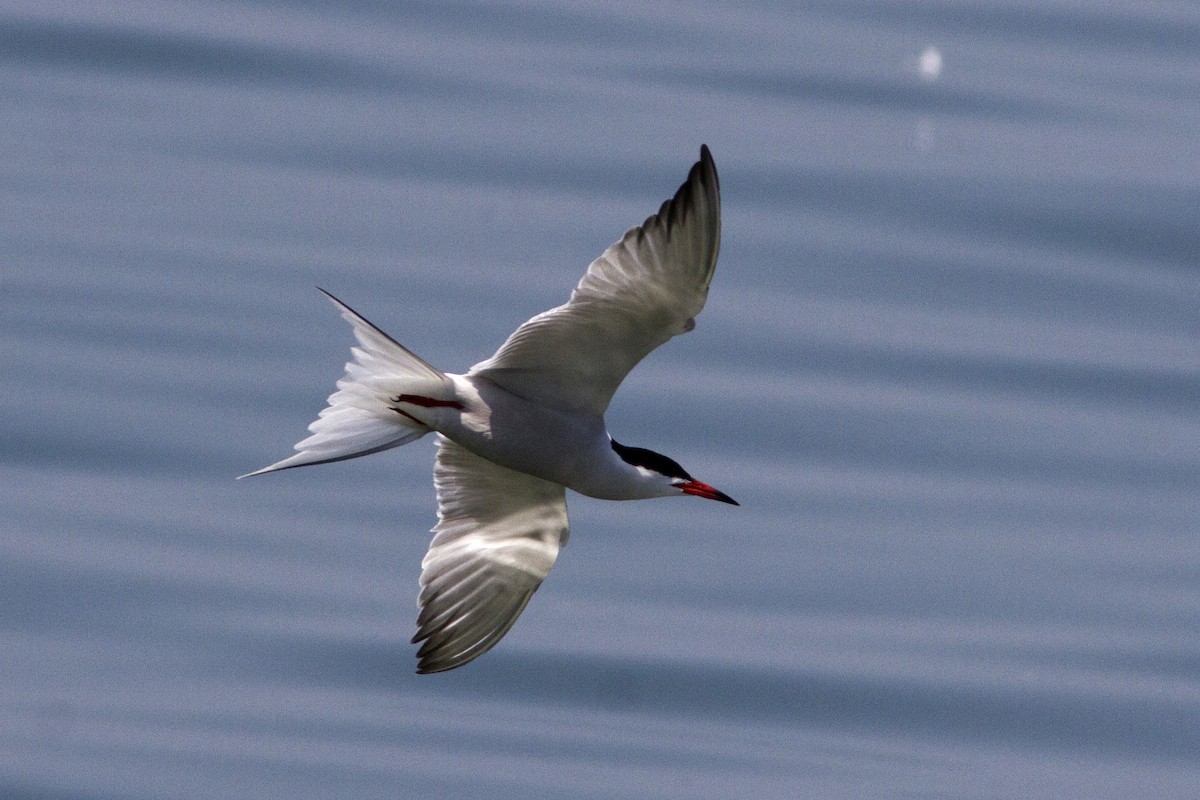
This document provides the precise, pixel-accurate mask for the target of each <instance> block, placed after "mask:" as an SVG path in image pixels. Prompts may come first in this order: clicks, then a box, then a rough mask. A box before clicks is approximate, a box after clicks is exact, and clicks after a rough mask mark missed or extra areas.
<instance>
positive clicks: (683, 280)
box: [471, 146, 721, 414]
mask: <svg viewBox="0 0 1200 800" xmlns="http://www.w3.org/2000/svg"><path fill="white" fill-rule="evenodd" d="M720 240H721V200H720V186H719V184H718V181H717V170H716V166H715V165H714V163H713V160H712V154H711V153H709V151H708V148H707V147H704V146H702V147H701V148H700V160H699V161H697V162H696V164H695V165H694V166H693V167H692V169H691V171H690V172H689V173H688V178H687V180H686V181H685V182H684V184H683V185H682V186H681V187H680V188H679V191H678V192H676V193H675V196H674V197H673V198H671V199H670V200H668V201H667V202H665V203H663V205H662V207H661V208H660V209H659V211H658V213H657V214H655V215H654V216H652V217H650V218H648V219H647V220H646V221H645V222H644V223H642V225H641V226H639V227H637V228H633V229H631V230H629V231H628V232H627V233H626V234H625V235H624V236H623V237H621V239H620V240H619V241H617V242H615V243H614V244H612V245H611V246H610V247H609V248H608V249H607V250H605V251H604V254H603V255H601V256H600V257H599V258H598V259H596V260H595V261H593V262H592V264H591V266H589V267H588V270H587V273H586V274H585V275H584V276H583V279H582V280H580V282H579V285H578V286H576V287H575V291H574V292H572V293H571V298H570V300H568V301H567V303H566V304H564V305H561V306H558V307H557V308H552V309H550V310H549V311H545V312H543V313H541V314H538V315H537V316H535V317H533V318H532V319H530V320H529V321H528V322H526V323H525V324H523V325H521V327H519V328H517V330H516V331H515V332H514V333H513V334H512V335H511V336H509V338H508V340H507V341H506V342H505V343H504V344H503V345H502V346H501V347H500V349H499V350H498V351H496V354H495V355H493V356H492V357H491V358H489V359H488V360H486V361H483V362H480V363H479V364H476V365H475V366H474V367H473V368H472V369H471V374H472V375H484V376H486V377H487V378H489V379H490V380H492V381H494V382H496V383H498V384H500V385H501V386H503V387H504V388H506V389H508V390H509V391H511V392H513V393H515V394H519V395H521V396H523V397H526V398H528V399H531V400H537V401H539V402H542V403H545V404H547V405H552V406H556V407H559V408H564V409H568V410H572V411H586V412H591V413H597V414H603V413H604V410H605V409H606V408H607V407H608V403H609V401H610V400H611V399H612V396H613V393H614V392H616V390H617V387H618V386H620V384H621V381H622V380H624V379H625V376H626V375H627V374H629V371H630V370H631V369H633V367H634V366H635V365H637V363H638V362H639V361H641V360H642V359H643V358H645V357H646V355H647V354H648V353H650V351H651V350H653V349H654V348H656V347H658V346H659V345H661V344H662V343H663V342H666V341H667V340H668V339H670V338H671V337H673V336H678V335H679V334H682V333H687V332H688V331H690V330H691V329H692V328H693V327H695V321H694V320H695V317H696V315H697V314H699V313H700V311H701V309H703V308H704V302H705V300H706V299H707V297H708V287H709V284H710V283H711V282H712V276H713V271H714V270H715V269H716V265H717V252H718V250H719V248H720Z"/></svg>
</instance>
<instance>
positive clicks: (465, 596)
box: [413, 436, 568, 672]
mask: <svg viewBox="0 0 1200 800" xmlns="http://www.w3.org/2000/svg"><path fill="white" fill-rule="evenodd" d="M433 482H434V486H435V487H436V488H437V497H438V524H437V526H436V527H434V529H433V531H434V533H435V534H436V535H435V536H434V537H433V542H432V543H431V544H430V546H429V552H428V553H427V554H426V556H425V560H424V561H423V562H422V564H421V567H422V571H421V595H420V605H421V612H420V615H419V616H418V618H417V626H418V629H417V634H416V636H414V637H413V642H414V643H415V642H421V641H423V642H424V644H422V645H421V649H420V650H419V651H418V653H417V657H418V658H419V659H420V661H419V664H418V666H417V671H418V672H441V671H443V670H448V669H454V668H455V667H459V666H462V665H463V664H466V663H467V662H468V661H471V660H472V659H474V658H477V657H479V656H480V655H482V654H483V653H486V652H487V651H488V650H489V649H491V647H492V646H493V645H494V644H496V642H498V641H500V638H501V637H502V636H504V634H506V633H508V629H509V628H511V627H512V625H513V623H514V622H516V621H517V617H518V616H519V615H520V613H521V612H522V611H523V610H524V609H525V604H526V603H528V602H529V598H530V597H531V596H533V593H534V591H536V590H537V588H538V586H539V585H540V584H541V582H542V579H544V578H545V577H546V575H547V574H548V573H549V572H550V568H551V567H552V566H554V560H555V558H556V557H557V556H558V548H559V546H560V545H562V544H564V543H565V542H566V540H567V532H568V527H567V502H566V497H565V490H564V489H563V487H562V486H560V485H559V484H557V483H551V482H549V481H544V480H542V479H541V478H535V477H533V476H532V475H526V474H524V473H521V472H515V471H513V470H510V469H507V468H505V467H501V466H498V465H496V464H493V463H492V462H490V461H488V460H486V459H484V458H481V457H480V456H477V455H475V454H474V453H472V452H471V451H469V450H467V449H466V448H464V447H462V446H460V445H458V444H455V443H454V442H452V441H450V440H449V439H447V438H445V437H444V436H439V437H438V455H437V464H436V466H435V467H434V471H433Z"/></svg>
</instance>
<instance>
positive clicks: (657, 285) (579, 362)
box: [242, 145, 738, 673]
mask: <svg viewBox="0 0 1200 800" xmlns="http://www.w3.org/2000/svg"><path fill="white" fill-rule="evenodd" d="M720 238H721V205H720V191H719V186H718V183H717V170H716V166H715V165H714V164H713V159H712V154H711V153H709V151H708V147H706V146H703V145H702V146H701V148H700V159H699V161H697V162H696V164H695V165H694V166H693V167H692V168H691V171H690V172H689V173H688V177H687V180H686V181H685V182H684V184H683V185H682V186H681V187H680V188H679V191H678V192H676V193H675V196H674V197H673V198H671V199H670V200H668V201H666V202H665V203H663V205H662V207H661V208H660V209H659V211H658V213H657V214H654V215H653V216H651V217H649V218H648V219H647V220H646V221H645V222H643V223H642V224H641V225H640V226H638V227H636V228H632V229H631V230H629V231H628V232H627V233H626V234H625V235H624V236H622V237H621V239H620V240H619V241H617V242H616V243H614V244H613V245H611V246H610V247H609V248H608V249H607V250H605V251H604V254H603V255H601V256H600V257H599V258H598V259H596V260H595V261H593V262H592V264H591V265H590V266H589V267H588V269H587V273H586V274H585V275H584V276H583V279H582V280H580V282H579V284H578V285H577V286H576V287H575V290H574V291H573V292H572V293H571V296H570V299H569V300H568V301H567V302H566V303H565V304H563V305H561V306H558V307H557V308H552V309H550V310H549V311H545V312H543V313H541V314H538V315H537V316H535V317H533V318H532V319H530V320H529V321H528V322H525V323H524V324H523V325H521V326H520V327H519V328H517V330H516V331H515V332H514V333H513V334H512V335H511V336H509V337H508V340H507V341H506V342H504V344H503V345H502V346H501V347H500V349H499V350H497V351H496V354H495V355H493V356H492V357H491V358H489V359H487V360H486V361H481V362H479V363H478V364H476V365H475V366H473V367H471V369H470V370H469V371H468V372H467V373H466V374H465V375H457V374H453V373H446V372H442V371H441V370H439V369H437V368H436V367H433V366H431V365H430V364H428V363H426V362H425V361H423V360H422V359H421V358H419V357H417V356H416V355H414V354H413V353H411V352H410V351H408V350H407V349H405V348H404V347H403V346H402V345H400V344H399V343H398V342H396V341H395V340H394V339H392V338H391V337H390V336H388V335H387V334H386V333H384V332H383V331H381V330H380V329H379V328H377V327H375V326H374V325H372V324H371V323H370V322H368V321H367V320H366V319H364V318H363V317H362V316H360V315H359V314H358V313H356V312H355V311H354V310H353V309H351V308H350V307H349V306H347V305H346V304H344V303H342V302H341V301H340V300H338V299H337V298H336V297H334V296H333V295H331V294H329V293H328V292H325V291H324V290H323V289H322V290H321V291H322V292H323V293H324V294H325V295H326V296H327V297H328V298H329V299H330V300H332V301H333V303H334V304H335V305H336V306H337V307H338V309H340V311H341V314H342V317H343V318H345V319H346V321H347V322H349V323H350V325H351V326H352V327H353V329H354V336H355V339H356V340H357V342H358V346H357V347H354V348H352V350H351V353H352V355H353V360H352V361H350V362H349V363H348V364H346V374H345V375H344V376H343V377H342V378H341V380H339V381H338V382H337V391H336V392H334V393H333V394H332V395H330V397H329V399H328V401H327V402H328V406H327V407H326V408H325V409H324V410H322V411H321V413H320V415H319V416H318V417H317V419H316V421H315V422H313V423H312V424H311V425H309V427H308V430H309V432H310V433H311V435H310V436H309V437H308V438H306V439H304V440H303V441H301V442H300V443H299V444H297V445H296V447H295V449H296V450H297V451H298V452H297V453H296V454H295V455H293V456H291V457H290V458H285V459H284V460H282V461H279V462H278V463H275V464H272V465H270V466H268V467H264V468H263V469H260V470H257V471H256V472H251V473H248V474H247V475H243V476H242V477H249V476H250V475H261V474H262V473H265V472H273V471H276V470H281V469H290V468H292V467H303V466H308V465H311V464H326V463H329V462H332V461H342V460H345V459H348V458H357V457H359V456H365V455H369V454H371V453H378V452H380V451H382V450H388V449H390V448H393V447H399V446H401V445H403V444H408V443H409V442H412V441H415V440H417V439H419V438H421V437H422V436H424V435H425V434H427V433H431V432H432V433H436V434H437V440H438V449H437V459H436V462H435V465H434V471H433V483H434V487H435V489H436V492H437V502H438V522H437V525H436V526H434V528H433V533H434V536H433V540H432V542H431V543H430V546H429V551H428V553H427V554H426V556H425V558H424V560H423V561H422V562H421V578H420V595H419V605H420V612H419V614H418V617H417V633H416V635H415V636H413V639H412V641H413V643H414V644H417V643H420V644H421V647H420V649H419V651H418V653H417V659H418V665H417V672H419V673H430V672H442V671H445V670H449V669H454V668H455V667H460V666H462V665H463V664H466V663H467V662H469V661H472V660H473V659H475V658H478V657H479V656H480V655H482V654H483V653H485V652H487V651H488V650H489V649H491V648H492V646H493V645H495V644H496V643H497V642H498V641H499V640H500V638H501V637H503V636H504V634H506V633H507V632H508V630H509V629H510V628H511V627H512V626H513V623H514V622H516V620H517V617H518V616H519V615H520V614H521V612H522V611H523V610H524V609H525V605H526V604H527V603H528V602H529V599H530V597H532V596H533V593H534V591H536V590H537V588H538V586H539V585H540V584H541V583H542V580H543V579H544V578H545V577H546V575H547V574H548V573H549V572H550V568H551V567H552V566H553V565H554V561H555V559H556V558H557V557H558V551H559V548H561V547H562V546H563V545H564V544H566V541H567V534H568V530H569V528H568V524H567V504H566V489H572V490H574V491H576V492H579V493H580V494H584V495H587V496H589V497H598V498H602V499H606V500H636V499H643V498H652V497H671V496H680V495H693V496H696V497H703V498H707V499H709V500H719V501H721V502H723V503H730V504H732V505H738V503H737V502H736V501H734V500H733V499H732V498H730V497H729V496H728V495H726V494H724V493H722V492H719V491H717V490H716V489H714V488H713V487H711V486H709V485H708V484H706V483H702V482H701V481H698V480H696V479H695V478H693V477H692V476H691V475H689V474H688V472H687V470H685V469H684V468H683V467H681V466H680V465H679V464H678V463H677V462H675V461H673V460H672V459H670V458H668V457H666V456H664V455H661V454H659V453H655V452H653V451H651V450H647V449H644V448H640V447H627V446H625V445H623V444H620V443H618V442H617V441H616V440H615V439H613V438H612V436H610V435H609V433H608V430H607V427H606V425H605V422H604V412H605V410H606V409H607V408H608V404H609V401H610V400H611V399H612V396H613V393H614V392H616V390H617V387H618V386H619V385H620V383H621V381H622V380H623V379H624V378H625V376H626V375H627V374H628V373H629V371H630V370H631V369H633V367H634V366H635V365H636V364H637V363H638V362H639V361H641V360H642V359H643V358H644V357H645V356H646V355H647V354H648V353H650V351H652V350H654V349H655V348H656V347H658V346H659V345H660V344H662V343H664V342H666V341H667V340H668V339H670V338H672V337H673V336H678V335H680V334H683V333H687V332H688V331H690V330H692V328H693V327H695V317H696V315H697V314H699V313H700V310H701V309H702V308H703V307H704V302H705V299H706V298H707V296H708V287H709V283H710V282H711V281H712V277H713V271H714V269H715V268H716V264H717V251H718V249H719V245H720Z"/></svg>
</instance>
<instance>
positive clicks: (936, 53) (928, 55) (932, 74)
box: [917, 45, 942, 83]
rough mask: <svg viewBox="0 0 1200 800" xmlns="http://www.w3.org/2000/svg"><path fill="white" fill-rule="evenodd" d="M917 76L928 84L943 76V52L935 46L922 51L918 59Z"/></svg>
mask: <svg viewBox="0 0 1200 800" xmlns="http://www.w3.org/2000/svg"><path fill="white" fill-rule="evenodd" d="M917 74H918V75H920V76H921V80H923V81H926V82H928V83H933V82H934V81H936V80H937V79H938V78H939V77H940V76H941V74H942V52H941V51H940V50H938V49H937V48H936V47H934V46H933V45H930V46H929V47H926V48H925V49H924V50H923V51H921V55H920V56H918V57H917Z"/></svg>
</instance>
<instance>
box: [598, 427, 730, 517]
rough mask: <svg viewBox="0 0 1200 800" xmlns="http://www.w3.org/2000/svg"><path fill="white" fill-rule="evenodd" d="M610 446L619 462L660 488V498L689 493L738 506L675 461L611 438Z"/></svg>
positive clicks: (727, 496)
mask: <svg viewBox="0 0 1200 800" xmlns="http://www.w3.org/2000/svg"><path fill="white" fill-rule="evenodd" d="M612 449H613V451H614V452H616V454H617V455H618V456H620V457H621V460H622V461H624V462H625V463H626V464H629V465H630V466H633V467H636V468H637V470H638V472H640V473H642V475H643V476H645V478H646V480H647V481H649V482H651V483H654V484H655V485H656V486H657V488H659V489H661V490H662V491H661V495H662V496H664V497H667V496H670V495H673V494H690V495H695V496H696V497H704V498H707V499H709V500H719V501H721V502H722V503H729V504H730V505H735V506H736V505H741V504H740V503H738V501H736V500H734V499H733V498H732V497H730V496H729V495H727V494H725V493H724V492H719V491H717V490H716V489H714V488H713V487H711V486H709V485H708V484H707V483H702V482H700V481H698V480H696V479H695V478H693V477H692V476H691V475H689V474H688V472H687V470H685V469H684V468H683V467H681V466H679V462H677V461H674V460H672V459H670V458H667V457H666V456H664V455H663V454H662V453H656V452H654V451H653V450H647V449H645V448H644V447H626V446H625V445H623V444H621V443H620V442H618V441H616V440H615V439H614V440H612Z"/></svg>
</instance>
